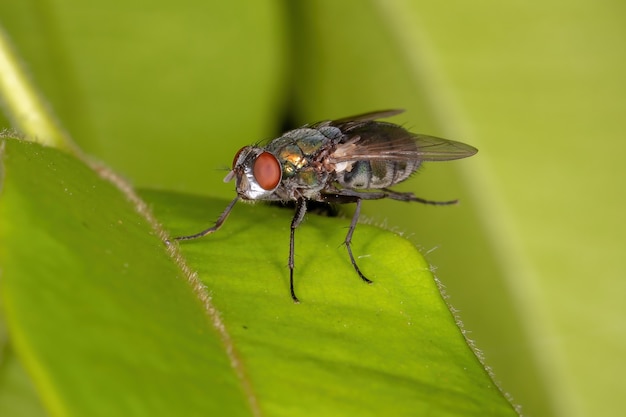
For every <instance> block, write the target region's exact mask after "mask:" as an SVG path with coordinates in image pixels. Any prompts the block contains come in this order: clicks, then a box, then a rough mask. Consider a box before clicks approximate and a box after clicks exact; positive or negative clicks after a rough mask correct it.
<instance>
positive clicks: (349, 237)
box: [343, 199, 372, 284]
mask: <svg viewBox="0 0 626 417" xmlns="http://www.w3.org/2000/svg"><path fill="white" fill-rule="evenodd" d="M361 201H362V200H361V199H358V200H356V209H355V210H354V216H352V222H351V223H350V229H348V234H347V235H346V239H345V240H344V241H343V243H344V245H346V249H347V250H348V255H349V256H350V262H352V266H353V267H354V270H355V271H356V273H357V274H359V276H360V277H361V279H362V280H363V281H365V282H367V283H368V284H371V283H372V281H371V280H369V279H368V278H367V277H366V276H365V275H363V273H362V272H361V270H360V269H359V267H358V265H357V264H356V261H355V260H354V255H353V254H352V246H351V243H352V234H353V233H354V229H355V228H356V224H357V222H358V221H359V215H360V214H361Z"/></svg>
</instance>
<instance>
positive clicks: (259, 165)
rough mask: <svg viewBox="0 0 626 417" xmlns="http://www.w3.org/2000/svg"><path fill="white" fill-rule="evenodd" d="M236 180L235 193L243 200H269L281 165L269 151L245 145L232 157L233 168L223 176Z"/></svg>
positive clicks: (277, 182) (278, 177)
mask: <svg viewBox="0 0 626 417" xmlns="http://www.w3.org/2000/svg"><path fill="white" fill-rule="evenodd" d="M233 178H235V179H236V181H237V194H238V195H239V196H240V197H241V198H242V199H243V200H270V199H272V198H271V197H272V195H273V193H274V191H275V190H276V188H278V186H279V185H280V181H281V179H282V167H281V165H280V162H279V161H278V159H277V158H276V157H275V156H274V155H273V154H272V153H270V152H268V151H266V150H264V149H263V148H260V147H258V146H245V147H243V148H241V149H240V150H239V152H237V154H236V155H235V158H234V159H233V168H232V170H231V171H230V172H229V173H228V175H226V177H225V178H224V182H229V181H230V180H232V179H233Z"/></svg>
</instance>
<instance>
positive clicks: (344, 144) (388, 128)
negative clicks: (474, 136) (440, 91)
mask: <svg viewBox="0 0 626 417" xmlns="http://www.w3.org/2000/svg"><path fill="white" fill-rule="evenodd" d="M371 114H372V115H373V114H374V113H371ZM333 125H334V126H336V127H338V128H339V129H341V131H342V132H343V134H344V137H343V138H342V139H341V140H340V141H339V143H338V144H337V147H336V149H335V151H334V152H333V153H332V154H331V155H330V161H331V162H332V163H339V162H349V161H364V160H368V161H374V160H380V161H397V162H403V161H416V162H422V161H450V160H453V159H461V158H466V157H468V156H472V155H474V154H475V153H476V152H477V149H476V148H474V147H472V146H470V145H466V144H464V143H461V142H456V141H453V140H448V139H442V138H438V137H434V136H427V135H419V134H414V133H411V132H409V131H407V130H406V129H404V128H403V127H401V126H398V125H395V124H392V123H385V122H375V121H372V120H369V119H365V120H357V121H354V120H350V121H346V122H341V123H339V122H333Z"/></svg>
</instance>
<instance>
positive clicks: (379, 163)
mask: <svg viewBox="0 0 626 417" xmlns="http://www.w3.org/2000/svg"><path fill="white" fill-rule="evenodd" d="M418 166H419V162H418V161H386V160H380V159H371V160H367V161H355V162H352V163H348V164H346V167H345V169H344V170H342V171H340V172H336V176H337V182H338V183H339V184H340V185H341V186H343V187H345V188H353V189H369V188H387V187H390V186H392V185H394V184H397V183H399V182H401V181H404V180H405V179H407V178H408V177H409V176H410V175H411V174H412V173H413V172H415V170H416V169H417V167H418Z"/></svg>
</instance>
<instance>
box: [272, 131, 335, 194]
mask: <svg viewBox="0 0 626 417" xmlns="http://www.w3.org/2000/svg"><path fill="white" fill-rule="evenodd" d="M339 136H341V131H340V130H339V129H337V128H335V127H330V126H325V127H324V128H322V129H311V128H306V127H304V128H300V129H295V130H292V131H290V132H287V133H286V134H285V135H283V136H281V137H279V138H277V139H274V140H273V141H272V142H270V143H269V144H268V146H267V148H266V149H267V150H268V151H269V152H271V153H272V154H274V156H276V158H278V160H279V162H280V163H281V165H282V170H283V181H285V180H287V181H289V182H291V183H292V184H293V185H296V184H297V185H301V186H308V187H316V186H317V187H319V186H322V185H323V184H324V183H325V180H326V177H327V176H328V173H327V172H322V171H320V169H319V168H320V167H319V163H318V161H319V159H320V155H321V154H322V153H323V152H325V151H328V149H329V147H331V145H332V144H333V139H334V138H337V137H339Z"/></svg>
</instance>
